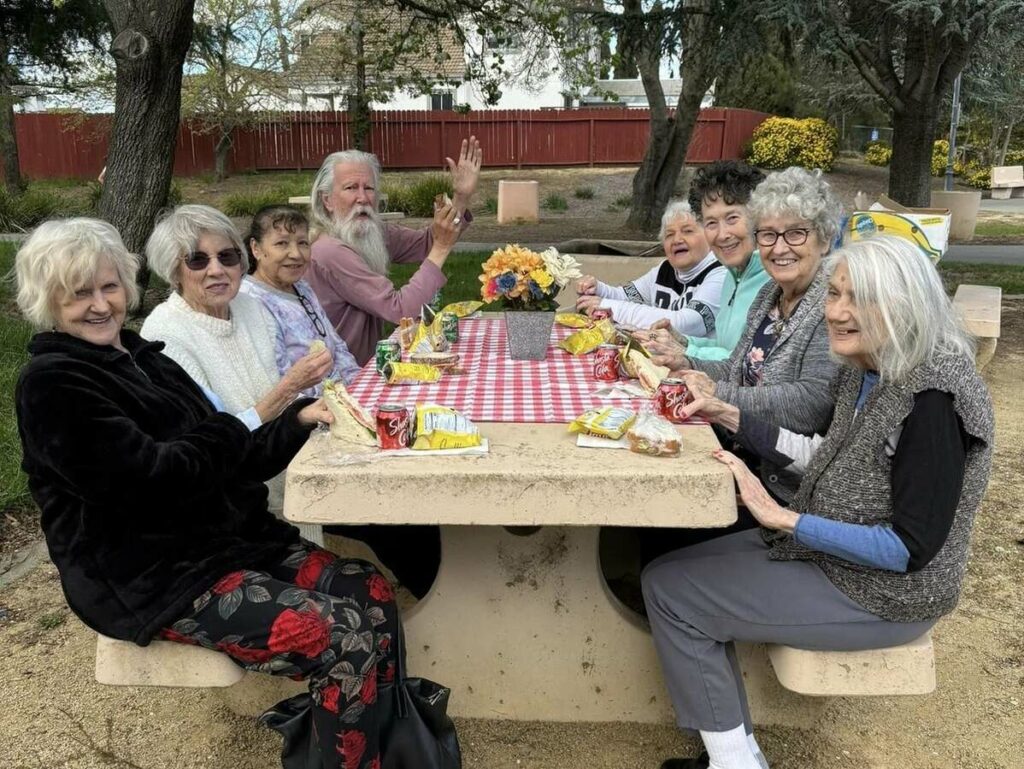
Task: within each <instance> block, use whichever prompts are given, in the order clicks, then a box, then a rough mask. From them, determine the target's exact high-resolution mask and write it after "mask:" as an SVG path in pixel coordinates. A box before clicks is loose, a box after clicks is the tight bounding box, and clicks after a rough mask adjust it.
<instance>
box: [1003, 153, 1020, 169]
mask: <svg viewBox="0 0 1024 769" xmlns="http://www.w3.org/2000/svg"><path fill="white" fill-rule="evenodd" d="M1003 163H1004V164H1005V165H1008V166H1024V150H1008V151H1007V153H1006V158H1005V159H1004V160H1003Z"/></svg>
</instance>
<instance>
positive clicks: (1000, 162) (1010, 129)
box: [995, 118, 1016, 166]
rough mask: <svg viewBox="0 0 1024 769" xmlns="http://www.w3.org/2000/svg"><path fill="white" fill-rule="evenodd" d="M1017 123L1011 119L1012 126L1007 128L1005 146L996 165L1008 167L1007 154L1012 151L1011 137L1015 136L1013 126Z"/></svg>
mask: <svg viewBox="0 0 1024 769" xmlns="http://www.w3.org/2000/svg"><path fill="white" fill-rule="evenodd" d="M1015 122H1016V121H1015V120H1014V119H1013V118H1010V125H1008V126H1006V136H1005V137H1003V146H1002V147H1000V148H999V159H998V162H996V163H995V165H997V166H1003V165H1006V153H1007V151H1009V149H1010V137H1011V136H1013V124H1014V123H1015Z"/></svg>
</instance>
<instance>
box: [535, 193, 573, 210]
mask: <svg viewBox="0 0 1024 769" xmlns="http://www.w3.org/2000/svg"><path fill="white" fill-rule="evenodd" d="M540 206H541V208H544V209H547V210H548V211H566V210H568V208H569V201H567V200H566V199H565V198H564V197H562V196H561V195H559V194H558V193H557V192H552V193H551V194H550V195H548V196H547V197H546V198H544V201H543V202H542V203H541V204H540Z"/></svg>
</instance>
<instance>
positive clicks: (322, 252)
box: [306, 224, 448, 366]
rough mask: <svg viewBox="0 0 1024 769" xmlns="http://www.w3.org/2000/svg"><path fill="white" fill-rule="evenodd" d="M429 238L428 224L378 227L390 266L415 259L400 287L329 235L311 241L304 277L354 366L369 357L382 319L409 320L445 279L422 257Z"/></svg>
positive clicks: (436, 268) (428, 246) (431, 237)
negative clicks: (415, 227) (419, 227)
mask: <svg viewBox="0 0 1024 769" xmlns="http://www.w3.org/2000/svg"><path fill="white" fill-rule="evenodd" d="M433 242H434V238H433V236H432V235H431V233H430V228H429V227H428V228H426V229H423V230H412V229H409V228H408V227H401V226H398V225H392V224H385V225H384V243H385V245H386V246H387V249H388V253H389V254H390V255H391V261H392V262H395V263H396V264H402V263H409V262H420V263H421V264H420V268H419V269H418V270H416V272H415V274H413V276H412V279H411V280H410V281H409V282H408V283H407V284H406V285H405V286H403V287H402V288H400V289H396V288H395V286H394V284H393V283H392V282H391V281H390V280H389V279H388V278H386V277H384V276H383V275H379V274H377V273H376V272H373V270H371V269H370V268H369V267H367V266H366V262H364V261H363V258H362V257H361V256H360V255H359V254H357V253H356V252H355V251H353V250H352V249H351V248H350V247H349V246H346V245H344V244H342V243H341V242H340V241H338V240H336V239H335V238H332V237H329V236H327V235H322V236H321V237H319V238H318V239H317V241H316V242H315V243H314V244H313V250H312V251H313V260H312V264H310V267H309V272H308V273H307V275H306V278H307V280H308V281H309V283H310V285H311V286H312V287H313V291H314V292H315V293H316V295H317V298H318V299H319V300H320V304H322V305H323V307H324V310H326V311H327V317H328V318H330V320H331V323H332V324H334V327H335V329H336V330H337V332H338V335H339V336H341V338H342V339H344V340H345V344H347V345H348V349H349V351H350V352H351V353H352V355H353V356H355V359H356V361H357V362H358V363H359V365H360V366H362V365H365V364H366V361H368V360H369V359H370V358H372V357H373V354H374V351H375V348H376V345H377V341H378V340H380V339H381V338H382V337H383V334H384V321H390V322H391V323H398V321H399V320H401V319H402V318H415V317H418V316H419V314H420V307H422V306H423V305H424V304H426V303H427V302H429V301H430V300H431V299H432V298H433V297H434V294H436V293H437V292H438V291H439V290H440V289H441V287H442V286H444V284H445V283H446V282H447V280H448V279H447V278H446V277H445V275H444V273H443V272H441V269H440V268H439V267H438V266H437V265H435V264H434V263H433V262H428V261H425V260H426V258H427V254H429V253H430V248H431V246H432V245H433Z"/></svg>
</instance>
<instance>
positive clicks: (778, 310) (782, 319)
mask: <svg viewBox="0 0 1024 769" xmlns="http://www.w3.org/2000/svg"><path fill="white" fill-rule="evenodd" d="M775 314H776V317H775V319H774V320H773V321H772V330H773V331H775V336H779V335H780V334H782V332H783V330H785V328H786V321H787V318H786V316H784V315H783V314H782V294H779V298H778V300H777V301H776V302H775Z"/></svg>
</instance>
